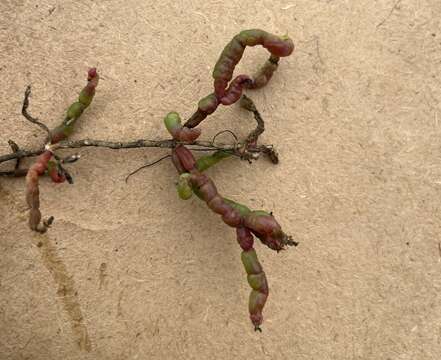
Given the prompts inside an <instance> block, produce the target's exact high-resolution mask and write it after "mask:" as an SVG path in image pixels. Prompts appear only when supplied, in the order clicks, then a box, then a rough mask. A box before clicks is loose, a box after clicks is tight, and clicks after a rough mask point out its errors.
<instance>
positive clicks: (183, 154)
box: [173, 145, 196, 172]
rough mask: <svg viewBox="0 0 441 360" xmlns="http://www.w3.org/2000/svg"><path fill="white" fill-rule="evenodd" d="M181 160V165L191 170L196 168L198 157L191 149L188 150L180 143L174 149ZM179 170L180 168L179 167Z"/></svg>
mask: <svg viewBox="0 0 441 360" xmlns="http://www.w3.org/2000/svg"><path fill="white" fill-rule="evenodd" d="M173 151H174V152H175V154H176V156H177V159H178V160H179V163H180V165H181V167H182V168H183V169H184V170H185V171H187V172H191V171H192V170H193V169H195V168H196V159H195V158H194V156H193V154H192V153H191V151H190V150H188V149H187V148H186V147H185V146H184V145H178V146H176V147H175V148H174V150H173ZM178 171H179V169H178Z"/></svg>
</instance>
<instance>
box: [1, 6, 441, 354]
mask: <svg viewBox="0 0 441 360" xmlns="http://www.w3.org/2000/svg"><path fill="white" fill-rule="evenodd" d="M440 13H441V3H440V2H439V1H437V0H421V1H420V0H418V1H414V0H402V1H395V0H394V1H386V0H384V1H372V0H360V1H347V0H346V1H344V0H334V1H332V0H329V1H324V0H322V1H319V0H299V1H294V0H291V1H259V2H255V1H249V0H242V1H222V2H221V1H199V0H194V1H191V2H190V1H183V0H182V1H167V0H164V1H161V2H150V1H137V0H125V1H118V0H106V1H85V0H81V1H56V0H52V1H30V0H29V1H26V0H6V1H5V0H2V1H1V2H0V79H1V86H0V121H1V132H0V152H1V153H6V152H8V151H9V149H8V146H7V139H10V138H12V139H14V140H15V141H16V142H17V143H18V144H19V145H20V146H22V147H26V148H29V147H35V146H37V145H39V144H41V142H42V139H43V138H44V134H43V133H42V132H41V131H40V130H39V129H38V128H37V127H35V126H32V125H31V124H29V123H28V122H26V121H25V119H24V118H23V117H21V115H20V108H21V101H22V97H23V92H24V89H25V87H26V85H27V84H32V86H33V95H32V98H31V107H30V111H31V113H32V114H34V115H35V116H38V117H40V118H41V119H44V121H45V122H46V124H48V125H50V126H54V125H55V124H57V123H58V122H59V121H60V119H61V118H62V116H63V112H64V110H65V108H66V107H67V106H68V105H69V104H70V103H71V102H72V101H73V100H74V99H75V97H76V94H77V93H78V91H79V90H80V89H81V87H82V86H83V85H84V82H85V73H86V71H87V68H88V66H97V67H98V69H99V71H100V73H101V74H102V77H103V81H101V83H100V85H99V89H98V91H97V96H96V98H95V100H94V102H93V104H92V106H91V107H90V108H89V109H88V110H87V113H85V114H84V115H83V117H82V119H81V121H80V122H79V125H78V128H77V131H76V133H75V136H74V138H76V139H79V138H84V137H90V138H100V139H108V140H116V139H125V140H129V139H135V138H152V139H154V138H163V137H166V136H167V134H166V131H165V130H164V128H163V126H162V118H163V116H164V114H166V113H167V112H168V111H171V110H176V111H178V112H180V113H181V114H182V116H183V117H188V116H189V115H191V113H192V111H193V110H194V108H195V104H196V102H197V101H198V99H199V98H200V97H202V96H204V95H205V94H207V93H208V92H209V91H210V90H211V84H212V79H211V69H212V67H213V65H214V63H215V61H216V59H217V57H218V55H219V53H220V51H221V50H222V48H223V46H224V45H225V44H226V43H227V42H228V41H229V40H230V38H231V37H232V36H233V35H234V34H236V33H237V32H238V31H240V30H242V29H247V28H253V27H261V28H263V29H265V30H268V31H271V32H274V33H279V34H281V33H282V34H283V33H285V32H288V33H289V34H290V36H291V37H292V38H293V39H294V41H295V44H296V51H295V53H294V55H293V56H291V57H290V58H288V59H283V61H281V66H280V67H279V70H278V72H277V74H276V75H275V76H274V78H273V80H272V82H271V83H270V84H269V86H268V87H266V88H265V89H262V90H260V91H257V92H255V93H254V92H253V93H252V94H250V96H252V97H253V99H254V100H255V102H256V104H257V106H258V107H259V109H260V110H261V112H262V114H263V116H264V118H265V120H266V122H267V130H266V132H265V134H264V135H263V137H262V141H263V142H265V143H273V144H275V145H276V146H277V149H278V150H279V152H280V156H281V163H280V165H278V166H272V165H271V164H270V163H268V162H267V161H263V160H260V161H258V162H256V163H254V164H253V165H248V164H247V163H245V162H239V161H237V160H228V161H225V162H224V163H222V164H221V165H219V166H218V167H217V168H216V169H213V170H210V175H212V176H213V178H214V180H215V181H216V184H217V185H218V188H219V190H220V191H221V192H222V193H223V194H225V195H228V196H229V197H231V198H233V199H235V200H238V201H241V202H244V203H246V204H249V205H250V206H252V207H254V208H265V209H268V210H273V211H274V213H275V214H276V216H277V218H278V219H279V221H280V223H281V224H282V225H283V227H284V228H285V230H286V231H287V232H289V233H291V234H293V235H294V236H295V238H296V239H297V240H299V241H300V242H301V244H300V246H299V247H298V248H297V249H290V250H289V251H286V252H282V253H280V254H275V253H273V252H271V251H270V250H268V249H267V248H263V246H261V245H260V244H259V245H257V251H258V254H259V258H260V259H261V261H262V263H263V266H264V268H265V270H266V273H267V276H268V280H269V283H270V291H271V294H270V297H269V300H268V303H267V306H266V308H265V312H264V316H265V323H264V326H263V331H264V332H263V333H262V334H259V333H254V332H253V331H252V328H251V325H250V323H249V320H248V314H247V299H248V294H249V288H248V285H247V283H246V279H245V274H244V270H243V268H242V265H241V262H240V249H239V247H238V246H237V244H236V240H235V234H234V232H233V231H231V229H228V228H227V227H225V226H224V224H223V223H222V222H221V219H220V218H219V217H218V216H215V215H214V214H212V213H210V212H208V211H207V209H206V207H205V204H203V203H201V202H200V201H198V200H191V201H188V202H184V201H179V200H178V199H177V196H176V194H175V190H174V181H175V179H176V174H175V170H174V169H173V167H172V165H171V164H170V163H169V162H163V163H161V164H160V165H157V166H155V167H152V168H150V169H148V170H144V171H143V172H142V173H139V174H137V175H136V176H134V177H133V178H131V179H130V180H129V183H128V184H125V182H124V177H125V176H126V175H127V174H128V173H129V172H130V171H132V170H133V169H134V168H136V167H137V166H139V165H141V164H143V163H145V162H147V161H151V160H154V159H156V158H158V157H159V156H161V155H163V154H165V150H159V149H154V150H127V151H117V152H114V151H111V150H101V149H100V150H97V149H83V150H81V151H80V153H81V154H82V155H83V158H82V160H81V161H79V162H78V163H77V164H75V165H73V166H71V169H72V173H73V175H74V176H75V180H76V182H75V185H74V186H68V185H64V184H63V185H54V184H52V183H50V182H49V181H48V179H44V180H42V181H41V193H42V206H41V207H42V211H43V214H45V215H53V216H54V217H55V223H54V225H53V228H52V229H51V230H50V231H49V233H48V234H47V235H44V236H41V235H38V234H32V233H31V232H30V231H29V230H28V228H27V226H26V219H27V213H26V207H25V203H24V194H23V189H24V182H23V179H0V214H1V221H0V237H1V241H0V252H1V254H2V255H1V257H0V290H1V292H0V354H1V355H0V358H2V359H60V358H61V359H63V358H64V359H147V358H148V359H172V358H174V359H176V358H185V359H207V358H212V359H232V358H237V359H245V358H253V359H267V358H268V359H294V358H295V359H437V358H439V354H440V353H441V295H440V290H441V277H440V271H441V262H440V260H441V253H440V250H439V246H440V245H439V244H440V241H441V239H440V233H441V220H440V218H441V201H440V196H441V126H440V123H439V118H440V99H441V88H440V85H439V84H440V70H441V28H440V17H439V15H440ZM266 57H267V55H266V53H265V52H264V50H263V49H261V48H260V49H248V50H247V52H246V56H245V59H244V61H243V63H242V65H241V67H240V69H242V70H243V71H247V72H252V71H253V70H255V69H256V68H257V67H258V65H259V64H261V63H262V62H263V61H264V60H265V59H266ZM240 69H239V70H240ZM252 126H254V123H253V120H252V118H251V117H250V116H249V114H246V113H245V112H244V111H241V110H240V109H238V108H237V107H235V106H233V107H230V108H225V107H223V108H220V109H219V110H218V111H217V112H216V114H215V115H213V116H212V117H211V118H210V119H209V120H207V121H206V122H205V123H204V124H203V138H205V139H209V138H211V137H212V136H213V135H214V134H215V133H216V132H217V131H219V130H221V129H233V130H234V131H235V132H236V133H237V134H238V135H239V136H244V135H245V134H247V132H248V131H249V130H250V129H251V128H252ZM67 153H71V152H67ZM4 165H5V164H3V165H2V167H1V168H2V169H4V168H6V166H4ZM39 242H41V244H40V245H42V246H41V247H38V246H37V244H38V243H39Z"/></svg>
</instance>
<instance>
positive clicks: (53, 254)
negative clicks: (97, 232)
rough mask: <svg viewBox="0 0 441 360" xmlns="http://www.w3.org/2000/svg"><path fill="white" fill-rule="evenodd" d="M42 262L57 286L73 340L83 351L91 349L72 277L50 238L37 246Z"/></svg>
mask: <svg viewBox="0 0 441 360" xmlns="http://www.w3.org/2000/svg"><path fill="white" fill-rule="evenodd" d="M39 249H40V252H41V257H42V260H43V264H44V265H45V266H46V268H47V269H48V270H49V272H50V273H51V274H52V277H53V278H54V281H55V284H56V285H57V286H58V289H57V295H58V296H59V298H60V300H61V301H62V303H63V306H64V310H65V311H66V313H67V315H68V317H69V319H70V322H71V327H72V332H73V335H74V337H75V341H76V343H77V344H78V346H79V347H80V349H81V350H83V351H87V352H89V351H91V350H92V344H91V342H90V339H89V334H88V332H87V328H86V325H85V324H84V318H83V313H82V311H81V307H80V303H79V302H78V292H77V291H76V290H75V282H74V280H73V277H72V276H71V275H70V274H69V273H68V271H67V268H66V265H64V263H63V261H62V259H61V258H60V257H59V256H58V254H57V248H56V247H55V245H54V244H53V242H52V240H51V239H50V238H47V237H45V238H43V239H42V246H41V247H39Z"/></svg>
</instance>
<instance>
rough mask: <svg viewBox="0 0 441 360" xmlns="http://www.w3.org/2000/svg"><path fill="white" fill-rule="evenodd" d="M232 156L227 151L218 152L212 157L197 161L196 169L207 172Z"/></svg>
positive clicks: (207, 156) (203, 157)
mask: <svg viewBox="0 0 441 360" xmlns="http://www.w3.org/2000/svg"><path fill="white" fill-rule="evenodd" d="M231 155H232V154H231V153H229V152H226V151H222V150H219V151H216V152H214V153H213V154H211V155H205V156H202V157H200V158H199V159H197V160H196V168H197V169H198V170H199V171H205V170H207V169H208V168H210V167H212V166H214V165H216V164H217V163H218V162H219V161H221V160H223V159H226V158H228V157H230V156H231Z"/></svg>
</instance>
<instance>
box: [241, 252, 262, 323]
mask: <svg viewBox="0 0 441 360" xmlns="http://www.w3.org/2000/svg"><path fill="white" fill-rule="evenodd" d="M241 257H242V263H243V266H244V268H245V271H246V273H247V280H248V284H249V285H250V287H251V289H252V290H251V293H250V297H249V301H248V309H249V312H250V319H251V321H252V323H253V324H254V327H255V329H256V330H259V331H260V325H261V324H262V321H263V316H262V310H263V308H264V306H265V303H266V300H267V298H268V292H269V291H268V282H267V280H266V275H265V273H264V272H263V269H262V265H260V262H259V260H258V259H257V254H256V251H255V250H254V249H253V248H251V249H250V250H246V251H242V255H241Z"/></svg>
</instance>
